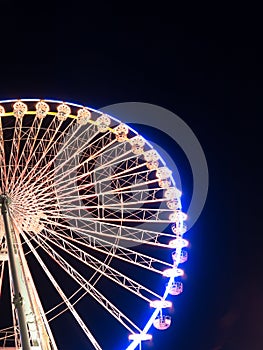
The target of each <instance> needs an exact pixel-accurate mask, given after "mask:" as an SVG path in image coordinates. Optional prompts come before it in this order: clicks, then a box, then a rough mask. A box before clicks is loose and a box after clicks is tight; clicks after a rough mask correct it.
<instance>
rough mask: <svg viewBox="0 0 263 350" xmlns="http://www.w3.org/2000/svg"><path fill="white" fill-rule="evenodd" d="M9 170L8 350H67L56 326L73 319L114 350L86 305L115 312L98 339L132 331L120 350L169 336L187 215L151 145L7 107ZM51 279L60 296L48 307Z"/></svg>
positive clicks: (126, 132)
mask: <svg viewBox="0 0 263 350" xmlns="http://www.w3.org/2000/svg"><path fill="white" fill-rule="evenodd" d="M0 169H1V170H0V171H1V173H0V174H1V175H0V176H1V183H0V206H1V214H2V215H1V216H0V303H1V304H0V306H1V305H4V312H2V311H1V310H0V325H1V327H2V329H1V330H0V349H3V348H6V349H8V348H9V349H11V348H13V349H23V350H30V349H31V350H51V349H52V350H55V349H60V348H61V347H60V343H59V339H57V336H56V327H54V326H53V324H54V323H55V322H59V320H60V318H62V317H63V315H65V314H67V313H69V314H70V315H71V316H72V319H74V322H75V324H76V325H77V326H78V329H80V330H82V331H83V334H84V335H85V336H86V337H87V344H89V346H91V347H92V348H94V349H103V350H105V349H107V346H106V343H105V340H104V339H103V336H102V333H103V332H101V331H100V332H97V330H98V327H95V325H94V324H93V323H92V320H93V319H94V316H92V314H89V313H87V312H83V309H84V308H83V305H89V306H91V305H92V304H94V305H95V306H94V307H97V308H98V309H96V310H98V314H99V315H102V314H103V315H104V313H105V315H106V316H105V317H104V316H103V317H101V318H100V327H101V328H100V329H106V328H107V327H108V324H107V322H109V323H111V324H114V327H115V325H116V334H113V333H112V337H114V339H118V337H119V334H120V333H119V330H118V328H119V327H121V328H122V329H123V334H126V345H124V346H121V347H120V343H119V342H117V341H116V345H114V349H120V350H121V349H124V348H125V349H129V350H132V349H136V348H141V343H142V342H143V341H147V340H150V339H151V338H152V335H151V334H149V330H150V329H151V327H152V326H154V327H155V328H157V329H158V330H165V329H167V328H168V327H169V326H170V324H171V316H170V315H169V308H170V307H171V305H172V302H171V299H172V298H173V296H176V295H179V294H181V293H182V291H183V284H182V281H181V277H182V275H183V273H184V272H183V270H182V269H181V268H180V267H179V265H180V264H181V263H183V262H185V261H186V260H187V251H186V250H185V249H184V248H185V247H187V245H188V242H187V240H185V239H184V238H183V235H184V233H185V232H186V227H185V224H184V221H185V220H186V215H185V214H184V213H183V212H182V211H181V200H180V196H181V192H180V191H179V190H178V189H177V188H176V186H175V182H174V179H173V177H172V174H171V171H170V170H169V169H168V168H167V167H166V166H165V163H164V161H163V160H162V159H161V157H160V156H159V154H158V153H157V152H156V151H155V150H154V149H153V148H152V147H151V145H150V144H149V143H148V142H147V141H146V140H145V139H144V138H143V137H142V136H140V135H138V134H137V133H136V132H135V131H134V130H133V129H131V128H130V127H128V126H127V125H125V124H123V123H121V122H120V121H118V120H117V119H115V118H113V117H111V116H109V115H106V114H103V113H101V112H99V111H96V110H93V109H91V108H86V107H83V106H79V105H76V104H72V103H65V102H61V101H53V100H36V99H24V100H9V101H2V102H0ZM38 271H41V272H38ZM42 274H43V276H45V288H44V289H46V288H50V290H52V293H54V295H56V297H54V298H53V297H52V298H50V300H48V302H47V300H46V299H48V298H45V293H43V285H41V283H40V278H41V276H42ZM62 275H63V278H62V277H61V276H62ZM39 276H40V277H39ZM43 278H44V277H43ZM8 283H9V285H10V298H9V304H10V315H11V316H10V320H11V324H5V322H6V321H7V320H9V318H8V317H7V312H8V311H7V305H6V304H7V303H6V302H5V301H3V300H2V299H3V293H2V294H1V290H2V289H3V288H5V285H8ZM48 285H49V287H48ZM52 295H53V294H52ZM168 296H169V298H167V297H168ZM84 303H86V304H84ZM80 305H82V306H80ZM142 314H143V315H146V316H144V317H142V316H141V315H142ZM111 320H115V321H116V322H115V321H114V322H113V321H111ZM96 322H98V321H95V323H96ZM56 324H57V323H56ZM113 331H114V329H113V330H112V332H113ZM157 332H158V331H157ZM122 344H125V339H124V340H123V342H122ZM111 348H112V347H111Z"/></svg>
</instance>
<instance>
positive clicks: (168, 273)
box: [163, 268, 184, 278]
mask: <svg viewBox="0 0 263 350" xmlns="http://www.w3.org/2000/svg"><path fill="white" fill-rule="evenodd" d="M183 275H184V270H182V269H178V268H174V269H166V270H164V271H163V276H164V277H174V278H175V277H179V276H183Z"/></svg>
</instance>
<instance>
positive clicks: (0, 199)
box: [0, 195, 31, 350]
mask: <svg viewBox="0 0 263 350" xmlns="http://www.w3.org/2000/svg"><path fill="white" fill-rule="evenodd" d="M0 204H1V213H2V215H3V221H4V227H5V233H6V243H7V249H8V257H9V264H10V273H11V278H12V283H13V289H14V290H13V303H14V306H15V309H16V311H17V317H18V324H19V331H20V338H21V345H22V350H30V349H31V347H30V340H29V333H28V329H27V323H26V318H25V314H24V310H23V296H22V295H21V292H20V286H19V279H18V275H17V268H16V259H15V245H14V243H15V242H14V234H13V229H12V224H11V221H10V214H9V208H8V197H7V196H6V195H1V196H0Z"/></svg>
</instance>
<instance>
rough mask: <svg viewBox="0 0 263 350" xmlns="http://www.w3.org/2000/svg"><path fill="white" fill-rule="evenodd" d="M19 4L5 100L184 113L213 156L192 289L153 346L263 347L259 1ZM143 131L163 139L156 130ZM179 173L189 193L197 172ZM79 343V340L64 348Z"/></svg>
mask: <svg viewBox="0 0 263 350" xmlns="http://www.w3.org/2000/svg"><path fill="white" fill-rule="evenodd" d="M144 4H145V3H144ZM20 6H21V8H18V7H17V8H16V9H15V10H14V5H13V4H12V3H11V2H8V1H4V2H2V4H1V32H0V38H1V54H0V62H1V75H0V99H1V100H3V99H9V98H22V97H39V98H45V97H46V98H54V99H56V98H57V99H61V100H65V101H69V102H76V103H80V104H84V105H87V106H90V107H93V108H96V109H99V108H100V107H103V106H106V105H109V104H114V103H120V102H131V101H136V102H146V103H152V104H155V105H159V106H161V107H164V108H166V109H169V110H171V111H172V112H174V113H176V114H177V115H178V116H179V117H180V118H182V119H183V120H184V121H185V122H186V123H187V124H188V125H189V126H190V127H191V129H192V130H193V132H194V133H195V135H196V136H197V137H198V140H199V142H200V144H201V145H202V147H203V150H204V153H205V155H206V159H207V163H208V168H209V176H210V184H209V193H208V199H207V202H206V205H205V208H204V210H203V212H202V215H201V216H200V218H199V220H198V222H197V223H196V224H195V225H194V227H193V228H192V229H191V231H190V232H189V233H188V237H187V238H188V239H189V240H190V243H191V246H190V250H189V261H188V262H187V264H186V266H184V267H185V268H186V272H187V279H186V280H185V292H184V294H183V295H182V296H180V299H178V300H179V301H178V302H177V309H176V311H175V316H174V322H173V326H172V327H171V328H170V329H169V330H168V331H166V332H163V333H162V334H156V336H155V340H154V343H153V344H150V345H149V346H145V349H151V350H160V349H166V350H174V349H175V350H192V349H195V350H262V349H263V330H262V327H263V326H262V325H263V280H262V276H263V273H262V268H263V258H262V243H263V238H262V237H263V236H262V228H261V219H262V210H261V209H262V191H261V184H262V183H261V179H262V177H261V176H260V169H261V162H262V153H261V152H262V143H261V141H262V131H261V125H262V123H261V119H262V112H261V110H262V103H261V101H260V98H261V100H262V92H263V91H262V90H263V89H262V84H263V83H262V55H261V46H262V39H261V34H260V33H261V32H262V28H261V26H260V21H259V18H257V9H252V8H245V7H244V8H240V7H237V8H229V7H225V8H223V7H221V8H220V7H219V5H218V7H216V6H215V7H212V5H211V7H210V8H208V7H203V8H201V7H200V6H199V5H198V7H192V6H191V4H190V3H189V4H186V6H185V8H179V7H178V8H174V9H173V8H172V7H170V5H169V2H164V3H159V6H158V7H155V6H153V5H152V4H149V5H148V7H147V6H146V5H144V6H142V4H140V3H139V4H136V3H133V2H127V3H125V4H123V5H122V6H120V5H117V4H116V5H112V4H109V3H106V2H105V3H104V2H103V1H98V2H96V4H93V6H90V5H89V4H87V6H86V8H83V7H82V6H81V5H80V4H77V2H72V3H71V8H68V7H65V6H66V5H65V4H61V6H59V5H58V4H52V6H51V4H48V3H45V5H44V4H43V8H41V7H37V6H38V5H37V4H35V5H34V6H29V5H26V4H24V3H23V5H20ZM22 6H23V8H22ZM134 127H135V126H134ZM137 130H138V131H139V132H140V129H139V127H138V128H137ZM141 132H142V133H144V135H145V137H146V138H148V139H149V141H151V139H152V140H153V141H154V137H155V136H154V133H153V132H152V131H151V129H150V128H149V129H148V130H147V128H144V129H143V130H141ZM162 137H163V143H164V144H165V137H164V136H160V135H159V139H160V140H161V139H162ZM168 144H169V143H168ZM164 147H165V146H164ZM175 161H176V160H175ZM178 161H179V165H180V164H181V165H182V166H183V164H184V162H183V161H182V160H180V159H179V160H178ZM179 171H182V173H184V172H185V180H184V178H183V183H182V186H183V189H184V188H185V189H186V191H185V192H186V193H187V194H189V196H190V195H191V193H190V191H187V189H191V188H192V187H191V186H192V183H191V176H190V175H189V169H188V168H187V169H186V168H182V169H180V166H179ZM186 202H187V200H186ZM73 328H74V327H73ZM75 349H78V346H77V343H75V345H70V347H69V348H68V349H65V350H75ZM80 350H82V348H81V349H80ZM105 350H109V349H105ZM110 350H111V349H110ZM112 350H114V349H112Z"/></svg>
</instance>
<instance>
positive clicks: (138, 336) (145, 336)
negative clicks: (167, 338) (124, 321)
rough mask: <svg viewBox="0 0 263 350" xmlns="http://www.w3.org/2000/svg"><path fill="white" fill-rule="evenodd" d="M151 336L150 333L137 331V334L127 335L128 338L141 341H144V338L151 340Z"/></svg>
mask: <svg viewBox="0 0 263 350" xmlns="http://www.w3.org/2000/svg"><path fill="white" fill-rule="evenodd" d="M152 338H153V336H152V335H151V334H148V333H147V334H146V333H139V334H135V333H133V334H130V335H129V340H137V339H138V340H139V341H140V342H141V341H146V340H152Z"/></svg>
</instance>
